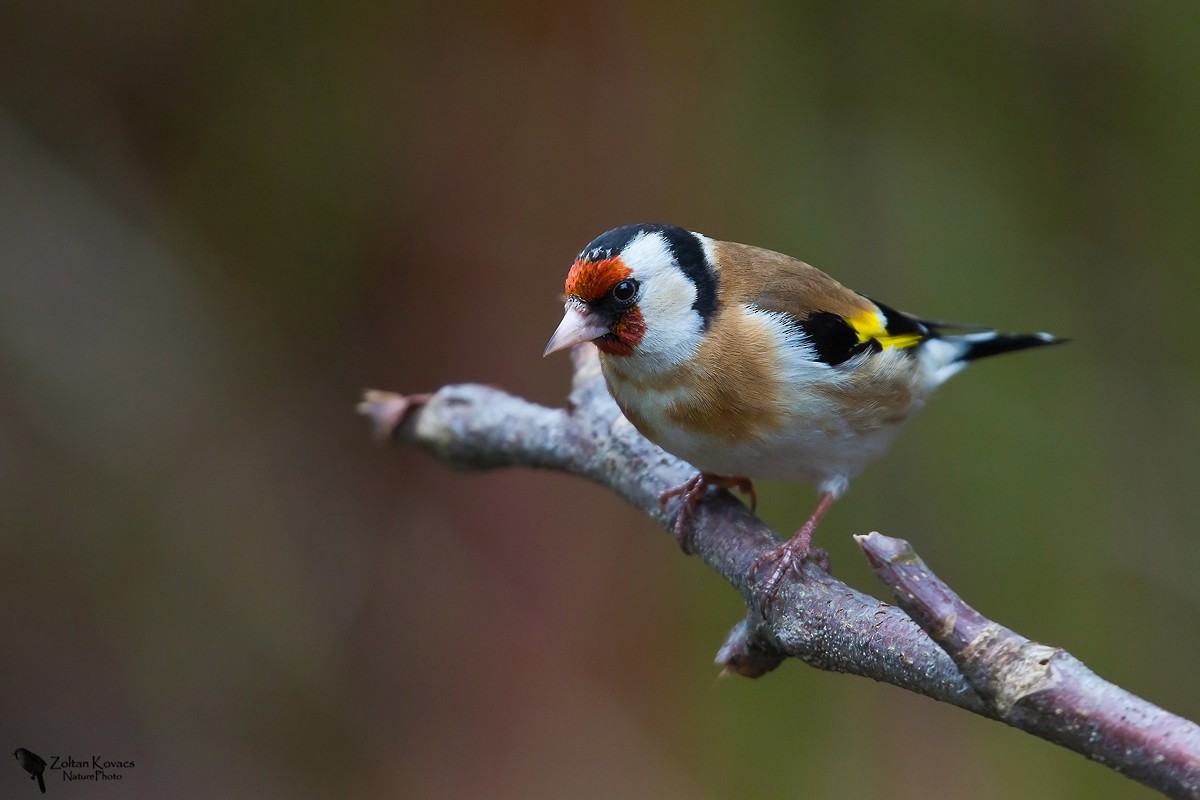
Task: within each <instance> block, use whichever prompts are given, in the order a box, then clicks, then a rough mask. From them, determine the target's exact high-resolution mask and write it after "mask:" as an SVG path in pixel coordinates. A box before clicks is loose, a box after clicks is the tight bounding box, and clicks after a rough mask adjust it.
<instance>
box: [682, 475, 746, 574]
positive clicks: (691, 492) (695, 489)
mask: <svg viewBox="0 0 1200 800" xmlns="http://www.w3.org/2000/svg"><path fill="white" fill-rule="evenodd" d="M710 486H716V487H717V488H718V489H731V488H735V487H736V488H737V489H740V490H741V491H742V492H744V493H745V494H746V495H747V496H748V497H749V498H750V510H751V511H753V510H754V509H755V507H757V506H758V495H757V493H755V491H754V484H753V483H751V482H750V479H749V478H739V477H733V478H727V477H725V476H723V475H714V474H713V473H711V472H704V471H700V472H697V473H696V474H695V475H693V476H692V477H690V478H688V479H687V480H686V481H684V482H683V483H681V484H679V485H678V486H675V487H672V488H670V489H667V490H666V491H664V492H663V493H662V494H660V495H659V496H658V507H659V508H662V509H665V508H666V507H667V503H668V502H669V501H670V500H671V498H673V497H681V498H683V504H682V505H681V506H680V508H679V516H677V517H676V518H675V531H674V532H675V541H677V542H679V549H681V550H683V552H684V553H686V554H687V555H691V554H692V528H691V526H690V525H689V524H688V523H689V522H690V521H691V518H692V514H694V513H695V512H696V506H697V505H698V504H699V503H700V500H701V499H702V498H703V497H704V494H705V492H707V491H708V487H710Z"/></svg>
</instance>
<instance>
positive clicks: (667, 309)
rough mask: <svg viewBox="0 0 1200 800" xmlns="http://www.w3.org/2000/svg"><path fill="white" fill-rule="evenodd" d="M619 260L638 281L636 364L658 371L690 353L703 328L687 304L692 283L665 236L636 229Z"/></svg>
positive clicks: (693, 288) (692, 292) (693, 298)
mask: <svg viewBox="0 0 1200 800" xmlns="http://www.w3.org/2000/svg"><path fill="white" fill-rule="evenodd" d="M621 260H622V261H623V262H625V266H627V267H629V270H630V273H631V274H632V276H633V277H634V278H636V279H637V281H638V282H639V283H640V284H641V288H640V289H639V290H638V298H637V305H638V310H639V311H641V313H642V319H643V320H645V322H646V335H645V336H643V337H642V341H641V342H640V343H638V346H637V347H636V348H635V350H634V353H635V356H634V358H636V360H637V362H638V367H640V368H641V369H645V370H652V371H662V370H667V369H670V368H672V367H676V366H678V365H679V364H682V363H684V362H686V361H688V360H690V359H691V358H693V357H694V356H695V354H696V350H697V349H698V348H699V347H700V341H701V339H702V335H703V329H704V320H703V319H701V317H700V313H699V312H698V311H696V309H694V308H693V307H692V305H693V304H694V303H695V302H696V284H694V283H692V281H691V279H690V278H688V276H687V275H685V274H684V272H683V270H682V269H680V267H679V264H677V263H676V262H675V257H674V256H673V255H672V254H671V247H670V245H669V244H667V240H666V238H665V237H664V236H662V235H661V234H658V233H643V234H640V235H638V236H637V237H636V238H634V239H633V240H632V241H630V242H629V244H627V245H626V246H625V249H624V250H622V251H621Z"/></svg>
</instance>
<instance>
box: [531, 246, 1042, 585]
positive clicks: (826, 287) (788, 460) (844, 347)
mask: <svg viewBox="0 0 1200 800" xmlns="http://www.w3.org/2000/svg"><path fill="white" fill-rule="evenodd" d="M948 328H959V329H961V328H963V326H954V325H949V324H947V323H939V322H932V321H929V320H922V319H919V318H917V317H914V316H911V315H909V314H905V313H902V312H899V311H895V310H894V309H891V308H889V307H887V306H885V305H883V304H882V303H878V302H876V301H874V300H871V299H870V298H868V297H866V296H864V295H861V294H858V293H857V292H854V291H852V290H850V289H847V288H846V287H844V286H842V285H841V284H840V283H838V282H837V281H835V280H834V279H833V278H831V277H829V276H828V275H826V274H825V273H824V272H821V271H820V270H818V269H816V268H815V267H811V266H809V265H808V264H805V263H804V262H802V261H798V260H796V259H794V258H791V257H789V256H785V255H783V254H781V253H775V252H772V251H770V250H763V249H761V248H758V247H751V246H749V245H744V244H735V243H733V242H722V241H717V240H715V239H710V238H708V237H707V236H704V235H702V234H699V233H694V232H692V231H687V230H683V229H682V228H677V227H674V226H671V225H650V224H642V225H627V226H625V227H622V228H616V229H614V230H611V231H608V232H607V233H604V234H602V235H601V236H599V237H598V238H597V239H595V240H594V241H593V242H592V243H591V244H589V245H588V246H587V247H585V248H584V249H583V252H581V253H580V254H579V256H578V257H577V258H576V259H575V262H574V263H573V264H572V265H571V269H570V272H569V273H568V274H567V281H566V314H565V315H564V316H563V319H562V323H561V324H559V326H558V329H557V330H556V331H555V332H554V335H553V336H552V337H551V338H550V342H549V344H548V345H547V346H546V354H547V355H549V354H550V353H553V352H555V351H556V350H562V349H564V348H567V347H570V346H572V345H576V344H580V343H583V342H595V344H596V346H597V347H598V348H599V349H600V366H601V369H602V371H603V373H604V378H605V381H606V383H607V384H608V389H609V392H610V393H611V394H612V396H613V399H614V400H616V402H617V405H618V406H619V407H620V409H621V411H622V412H623V413H624V414H625V416H626V417H627V418H628V419H629V421H630V422H631V423H633V425H634V427H635V428H637V430H638V431H640V432H641V433H642V435H643V436H645V437H646V438H647V439H649V440H650V441H652V442H654V443H655V444H657V445H659V446H660V447H662V448H663V449H664V450H666V451H667V452H669V453H672V454H674V455H676V456H678V457H679V458H682V459H684V460H685V461H688V462H689V463H691V464H693V465H694V466H695V467H697V468H698V469H699V473H698V474H697V475H696V476H695V477H693V478H692V479H691V480H689V481H688V482H687V483H685V484H684V485H683V486H679V487H676V488H674V489H670V490H668V491H666V492H664V493H663V494H662V497H661V498H660V501H661V502H662V503H663V505H664V507H665V505H666V503H667V501H669V500H670V499H671V498H672V497H676V496H679V497H682V501H683V502H682V505H681V508H680V511H679V514H678V516H677V523H676V526H675V534H676V537H677V538H678V540H679V543H680V546H681V547H682V548H683V549H684V551H685V552H686V551H688V550H689V541H688V530H689V526H688V525H687V521H688V517H689V516H690V514H691V512H692V511H693V510H694V509H695V506H696V504H697V503H698V502H699V500H700V499H701V498H702V497H703V496H704V494H705V492H706V491H707V490H708V487H709V486H718V487H722V488H729V487H730V486H737V487H739V488H741V489H743V490H744V491H746V492H747V493H748V494H750V496H751V499H752V501H753V485H752V484H751V483H750V480H749V479H750V478H775V479H783V480H794V481H802V482H804V483H809V484H813V485H815V486H816V487H817V490H818V491H819V492H820V501H819V503H818V504H817V508H816V510H815V511H814V512H813V514H812V516H811V517H809V519H808V521H807V522H805V523H804V525H803V526H802V527H801V528H800V529H799V531H797V532H796V534H795V535H794V536H793V537H792V538H791V539H790V540H789V541H787V542H784V543H782V544H781V545H780V546H779V547H778V548H776V549H775V550H773V551H772V552H771V553H769V554H768V555H767V556H765V557H764V558H763V559H760V563H759V564H758V565H756V566H761V565H762V564H763V563H767V562H775V564H776V567H775V569H774V571H773V573H772V575H771V576H770V578H769V579H768V582H767V586H766V588H765V593H766V595H767V596H770V595H771V594H772V593H773V591H774V589H775V586H776V585H777V584H778V581H779V579H780V578H781V577H782V575H783V574H784V573H785V572H786V571H787V569H788V568H789V567H790V566H792V565H795V564H797V563H799V560H800V559H802V558H804V557H805V555H807V554H808V552H809V548H810V543H811V541H812V534H813V530H814V529H815V528H816V526H817V523H818V522H819V521H820V519H821V517H822V516H823V515H824V514H825V512H826V511H827V510H828V509H829V506H830V504H831V503H832V502H833V501H834V500H836V499H837V498H838V497H840V496H841V495H842V494H843V493H845V491H846V489H847V487H848V486H849V485H850V479H851V478H853V477H854V476H855V475H857V474H858V473H859V472H861V471H862V469H863V468H864V467H865V466H866V465H867V464H869V463H870V462H871V461H874V460H875V459H876V458H878V457H879V456H881V455H882V454H883V453H884V451H886V450H887V448H888V447H889V446H890V445H891V443H892V441H893V440H894V439H895V438H896V434H897V433H898V432H899V430H900V426H901V425H902V424H903V423H904V421H905V420H907V419H908V418H909V417H910V416H912V415H913V414H914V413H916V411H917V410H918V409H920V408H921V406H923V405H924V404H925V401H926V400H928V399H929V397H930V395H931V394H932V393H933V391H934V389H936V388H937V387H938V386H939V385H940V384H941V383H942V382H943V381H945V380H946V379H947V378H949V377H950V376H951V375H953V374H955V373H956V372H958V371H959V370H961V369H962V368H963V367H965V366H966V365H967V364H968V363H970V362H971V361H974V360H975V359H977V358H982V357H984V356H990V355H996V354H998V353H1006V352H1009V351H1012V350H1023V349H1025V348H1028V347H1038V346H1040V345H1046V344H1054V343H1056V342H1059V341H1062V340H1061V339H1058V338H1056V337H1054V336H1051V335H1050V334H1047V333H1035V334H1007V333H997V332H996V331H992V330H979V329H967V332H962V333H957V334H949V333H946V332H945V330H946V329H948Z"/></svg>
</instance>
